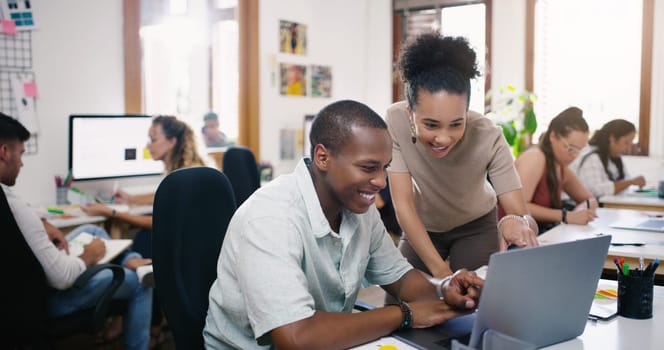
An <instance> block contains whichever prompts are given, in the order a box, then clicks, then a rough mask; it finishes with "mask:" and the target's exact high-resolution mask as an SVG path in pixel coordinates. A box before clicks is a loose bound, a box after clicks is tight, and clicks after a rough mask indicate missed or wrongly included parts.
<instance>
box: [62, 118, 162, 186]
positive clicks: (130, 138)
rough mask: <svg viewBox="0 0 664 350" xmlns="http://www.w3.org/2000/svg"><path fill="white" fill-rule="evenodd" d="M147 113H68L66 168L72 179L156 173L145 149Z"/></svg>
mask: <svg viewBox="0 0 664 350" xmlns="http://www.w3.org/2000/svg"><path fill="white" fill-rule="evenodd" d="M150 125H152V118H151V117H150V116H147V115H70V116H69V169H71V174H72V177H73V179H74V180H96V179H105V178H118V177H128V176H147V175H159V174H161V173H162V172H163V171H164V165H163V163H162V162H161V161H155V160H153V159H152V157H151V156H150V152H149V151H148V149H147V143H148V140H149V139H148V130H149V128H150Z"/></svg>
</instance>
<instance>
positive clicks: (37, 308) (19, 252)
mask: <svg viewBox="0 0 664 350" xmlns="http://www.w3.org/2000/svg"><path fill="white" fill-rule="evenodd" d="M0 232H2V246H3V250H4V252H3V253H2V254H0V257H2V258H0V259H1V260H0V264H1V265H0V266H3V267H4V269H3V270H4V271H3V276H2V279H3V280H4V281H6V282H7V284H6V285H4V286H3V287H2V288H0V290H2V292H1V294H0V303H2V304H0V305H2V306H1V308H0V310H2V312H1V313H2V319H3V320H4V321H6V322H3V324H5V326H4V327H8V328H5V330H6V331H7V335H8V336H9V337H10V338H13V339H14V340H13V341H14V342H16V343H18V344H21V343H22V344H26V341H29V343H32V341H33V340H34V339H35V338H45V336H46V318H47V311H46V310H47V309H46V300H47V297H48V293H49V288H48V284H47V282H46V275H45V273H44V269H43V268H42V266H41V264H40V263H39V261H38V260H37V257H35V255H34V253H33V252H32V249H30V246H29V245H28V243H27V242H26V241H25V238H24V237H23V234H22V233H21V230H20V229H19V227H18V224H17V223H16V220H15V219H14V214H13V213H12V211H11V209H10V208H9V203H8V202H7V197H6V196H5V192H4V191H3V190H2V188H0ZM5 330H3V332H4V331H5ZM3 338H4V337H3ZM3 341H5V340H4V339H3ZM11 341H12V340H11V339H10V342H11ZM18 344H15V345H18ZM32 344H34V343H32ZM5 345H7V344H5ZM9 347H10V348H12V345H11V344H9Z"/></svg>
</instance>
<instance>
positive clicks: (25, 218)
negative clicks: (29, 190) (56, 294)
mask: <svg viewBox="0 0 664 350" xmlns="http://www.w3.org/2000/svg"><path fill="white" fill-rule="evenodd" d="M7 201H8V202H9V207H10V208H11V210H12V213H13V214H14V219H15V220H16V223H17V224H18V227H19V229H20V230H21V233H23V237H24V238H25V241H26V242H27V243H28V246H30V249H31V250H32V252H33V254H35V257H36V258H37V260H38V261H39V263H40V264H41V266H42V268H43V269H44V273H45V274H46V280H47V282H48V284H49V285H50V286H51V287H53V288H56V289H60V290H62V289H67V288H69V287H71V286H72V285H73V284H74V282H75V281H76V279H77V278H78V276H80V275H81V273H83V271H85V269H86V266H85V263H84V262H83V260H81V259H80V258H78V257H74V256H69V255H67V253H65V251H64V250H59V249H58V248H57V247H56V246H55V245H54V244H53V242H51V241H50V240H49V239H48V235H47V234H46V230H45V229H44V223H43V222H42V221H41V219H40V218H39V217H38V216H37V215H36V214H35V212H34V210H33V209H32V208H30V207H29V206H28V205H27V203H25V202H23V201H21V200H19V199H18V198H17V197H16V196H14V195H13V194H9V193H8V194H7Z"/></svg>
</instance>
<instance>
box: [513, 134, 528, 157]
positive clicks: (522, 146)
mask: <svg viewBox="0 0 664 350" xmlns="http://www.w3.org/2000/svg"><path fill="white" fill-rule="evenodd" d="M512 150H513V152H514V155H515V156H517V157H518V156H519V154H521V153H523V151H525V150H526V139H524V138H523V136H521V135H517V137H516V139H515V140H514V145H513V146H512Z"/></svg>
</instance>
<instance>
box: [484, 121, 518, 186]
mask: <svg viewBox="0 0 664 350" xmlns="http://www.w3.org/2000/svg"><path fill="white" fill-rule="evenodd" d="M489 130H490V133H488V135H487V137H490V139H491V140H492V142H491V150H490V151H489V154H490V155H492V156H491V159H490V160H489V166H488V169H487V171H488V175H489V179H490V180H491V184H492V186H493V189H494V190H495V191H496V194H497V195H501V194H503V193H507V192H511V191H514V190H518V189H520V188H521V180H520V179H519V175H518V173H517V172H516V168H515V167H514V158H513V157H512V152H511V150H510V147H509V145H508V144H507V141H505V138H504V137H503V134H502V131H501V130H500V128H498V127H496V126H495V125H492V127H491V128H490V129H489Z"/></svg>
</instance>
